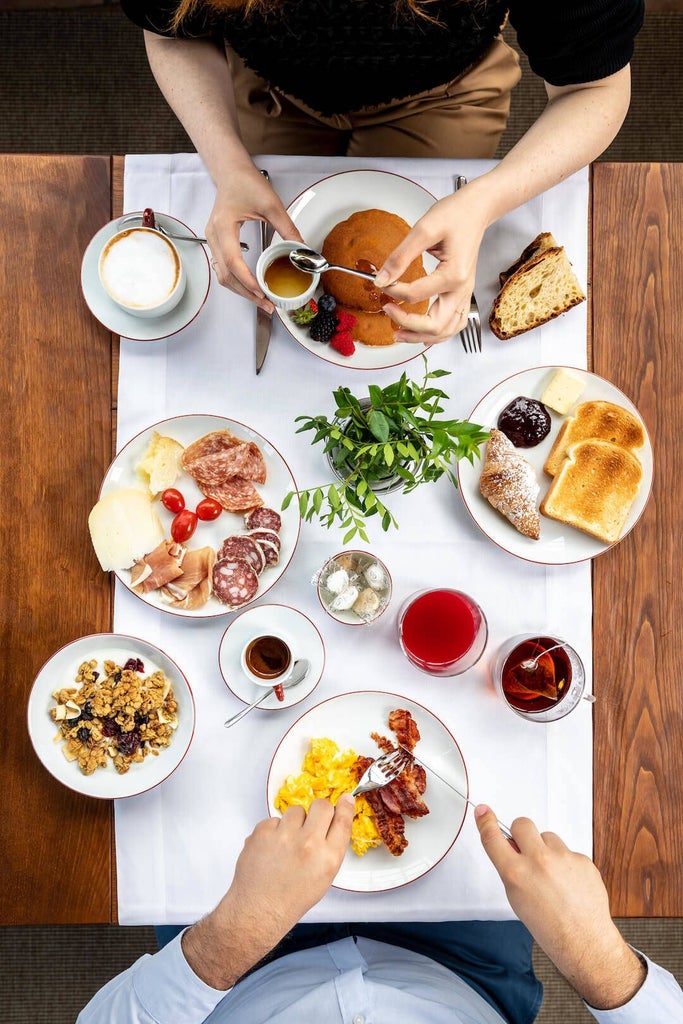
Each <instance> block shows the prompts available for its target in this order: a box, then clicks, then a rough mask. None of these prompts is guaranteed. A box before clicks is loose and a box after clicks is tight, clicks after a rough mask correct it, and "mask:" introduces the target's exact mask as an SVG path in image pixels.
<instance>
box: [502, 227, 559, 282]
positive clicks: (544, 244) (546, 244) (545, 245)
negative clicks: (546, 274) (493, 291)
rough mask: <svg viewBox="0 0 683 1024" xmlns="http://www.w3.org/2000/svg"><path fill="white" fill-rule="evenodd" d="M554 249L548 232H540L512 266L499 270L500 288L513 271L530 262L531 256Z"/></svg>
mask: <svg viewBox="0 0 683 1024" xmlns="http://www.w3.org/2000/svg"><path fill="white" fill-rule="evenodd" d="M556 248H557V242H556V241H555V239H554V238H553V236H552V235H551V234H550V232H549V231H542V232H541V234H540V235H536V237H535V238H534V240H533V242H529V244H528V245H527V247H526V249H525V250H524V252H523V253H522V255H521V256H519V257H518V258H517V259H516V260H515V262H514V263H513V264H512V266H511V267H508V268H507V270H501V272H500V274H499V275H498V280H499V282H500V287H501V288H502V287H503V285H504V284H505V282H506V281H507V279H508V277H512V275H513V274H514V273H515V271H517V270H519V268H520V267H521V266H522V264H523V263H526V261H527V260H530V259H531V257H532V256H536V254H537V253H539V252H544V251H545V250H546V249H556Z"/></svg>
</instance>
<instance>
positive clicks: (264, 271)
mask: <svg viewBox="0 0 683 1024" xmlns="http://www.w3.org/2000/svg"><path fill="white" fill-rule="evenodd" d="M301 245H302V243H301V242H274V243H273V244H272V245H270V246H268V248H267V249H264V250H263V252H262V253H261V255H260V256H259V259H258V263H257V264H256V280H257V281H258V283H259V287H260V288H261V289H262V290H263V294H264V295H265V296H266V298H268V299H270V301H271V302H272V303H273V305H274V306H278V307H279V308H280V309H289V310H291V309H299V307H300V306H305V305H306V303H307V302H308V300H309V299H312V298H313V296H314V295H315V292H316V288H317V287H318V285H319V284H320V274H307V273H306V272H305V271H304V270H299V269H298V267H295V266H294V264H293V263H290V260H289V254H290V252H291V251H292V249H300V248H301Z"/></svg>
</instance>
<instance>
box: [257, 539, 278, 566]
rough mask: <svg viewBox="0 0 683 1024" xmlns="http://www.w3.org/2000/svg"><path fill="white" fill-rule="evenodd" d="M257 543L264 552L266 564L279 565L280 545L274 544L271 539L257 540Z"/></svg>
mask: <svg viewBox="0 0 683 1024" xmlns="http://www.w3.org/2000/svg"><path fill="white" fill-rule="evenodd" d="M256 543H257V544H258V546H259V547H260V548H261V551H262V552H263V557H264V558H265V560H266V565H270V566H272V565H277V563H278V562H279V561H280V545H279V544H273V542H272V541H270V540H257V541H256Z"/></svg>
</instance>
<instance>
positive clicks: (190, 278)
mask: <svg viewBox="0 0 683 1024" xmlns="http://www.w3.org/2000/svg"><path fill="white" fill-rule="evenodd" d="M141 215H142V214H141ZM154 215H155V217H156V218H157V219H158V220H159V222H160V224H161V226H162V227H164V228H167V230H168V231H173V232H174V233H176V234H182V233H183V232H185V233H186V234H188V235H194V234H195V232H194V231H193V230H192V228H190V227H188V226H187V224H184V223H183V222H182V221H181V220H176V218H175V217H171V216H169V215H168V214H167V213H157V212H156V211H155V214H154ZM119 221H120V218H117V219H116V220H112V221H109V223H108V224H105V225H104V227H103V228H100V230H99V231H98V232H97V234H96V235H95V236H94V238H93V239H92V240H91V241H90V243H89V245H88V248H87V249H86V250H85V253H84V255H83V262H82V264H81V288H82V289H83V297H84V298H85V301H86V303H87V306H88V309H89V310H90V312H91V313H92V315H93V316H94V317H95V319H96V320H99V322H100V323H101V324H102V325H103V326H104V327H106V328H107V330H109V331H112V333H114V334H118V335H120V336H121V337H122V338H130V339H131V340H132V341H159V340H160V339H161V338H168V337H169V336H170V335H172V334H177V333H178V331H182V330H183V328H184V327H187V326H188V324H190V323H192V321H193V320H194V318H195V317H196V316H197V314H198V313H199V311H200V310H201V308H202V306H203V305H204V303H205V302H206V297H207V295H208V294H209V287H210V284H211V268H210V267H209V258H208V256H207V254H206V251H205V249H204V246H203V245H200V244H199V243H197V242H183V241H179V240H176V239H174V243H175V246H176V248H177V250H178V252H179V253H180V258H181V260H182V261H183V266H184V267H185V273H186V274H187V285H186V287H185V294H184V295H183V297H182V299H181V300H180V302H179V303H178V305H177V306H176V307H175V308H174V309H172V310H171V311H170V312H169V313H165V314H164V315H163V316H159V317H152V318H148V319H144V318H142V317H139V316H134V315H133V314H132V313H128V312H126V310H125V309H122V308H121V307H120V306H117V305H116V303H115V302H114V301H113V300H112V299H110V297H109V296H108V295H107V293H106V291H105V290H104V288H103V287H102V284H101V282H100V277H99V273H98V263H99V258H100V253H101V252H102V249H103V248H104V246H105V245H106V243H107V242H108V241H109V239H110V238H113V236H114V235H115V234H116V233H117V232H118V231H120V225H119Z"/></svg>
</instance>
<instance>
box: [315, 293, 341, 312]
mask: <svg viewBox="0 0 683 1024" xmlns="http://www.w3.org/2000/svg"><path fill="white" fill-rule="evenodd" d="M336 308H337V300H336V299H335V297H334V295H321V296H320V298H319V299H318V312H319V313H334V311H335V309H336Z"/></svg>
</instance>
